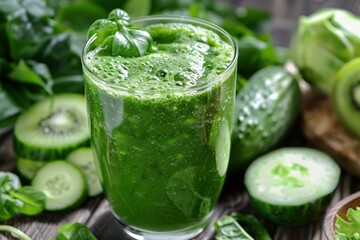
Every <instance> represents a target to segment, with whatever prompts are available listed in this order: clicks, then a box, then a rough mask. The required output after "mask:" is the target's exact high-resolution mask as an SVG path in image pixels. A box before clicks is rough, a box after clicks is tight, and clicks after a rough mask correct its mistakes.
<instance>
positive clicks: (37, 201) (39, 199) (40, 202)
mask: <svg viewBox="0 0 360 240" xmlns="http://www.w3.org/2000/svg"><path fill="white" fill-rule="evenodd" d="M10 195H11V196H12V197H14V198H16V199H18V200H19V201H22V202H23V206H22V207H21V208H20V209H19V212H20V213H22V214H25V215H29V216H33V215H37V214H40V213H41V212H42V211H44V209H45V201H46V196H45V194H44V193H42V192H41V191H39V190H37V189H36V188H34V187H31V186H25V187H22V188H20V189H18V190H17V191H16V192H11V193H10Z"/></svg>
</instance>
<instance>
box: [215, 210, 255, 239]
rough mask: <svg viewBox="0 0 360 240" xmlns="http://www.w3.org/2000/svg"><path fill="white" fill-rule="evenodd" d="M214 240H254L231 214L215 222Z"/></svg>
mask: <svg viewBox="0 0 360 240" xmlns="http://www.w3.org/2000/svg"><path fill="white" fill-rule="evenodd" d="M214 227H215V230H216V232H217V234H216V240H254V238H252V237H251V236H250V235H249V234H248V233H247V232H246V231H245V230H244V228H243V227H242V226H241V225H240V224H239V223H238V222H237V221H236V220H235V219H234V218H233V217H231V216H223V217H222V218H221V219H220V220H218V221H216V222H215V225H214Z"/></svg>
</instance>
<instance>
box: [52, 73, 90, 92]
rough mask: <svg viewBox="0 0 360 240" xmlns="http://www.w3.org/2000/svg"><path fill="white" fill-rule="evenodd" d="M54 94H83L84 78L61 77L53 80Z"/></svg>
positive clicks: (75, 76)
mask: <svg viewBox="0 0 360 240" xmlns="http://www.w3.org/2000/svg"><path fill="white" fill-rule="evenodd" d="M52 89H53V90H54V93H61V92H78V93H84V78H83V76H82V75H80V74H79V75H68V76H61V77H58V78H55V79H54V85H53V87H52Z"/></svg>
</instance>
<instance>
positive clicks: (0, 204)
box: [0, 193, 13, 221]
mask: <svg viewBox="0 0 360 240" xmlns="http://www.w3.org/2000/svg"><path fill="white" fill-rule="evenodd" d="M6 197H7V195H6V194H4V193H0V221H7V220H9V219H10V218H11V217H12V216H13V214H11V213H9V211H8V210H7V209H6V208H5V206H4V203H5V200H6Z"/></svg>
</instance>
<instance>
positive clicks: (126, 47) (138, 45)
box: [87, 9, 153, 57]
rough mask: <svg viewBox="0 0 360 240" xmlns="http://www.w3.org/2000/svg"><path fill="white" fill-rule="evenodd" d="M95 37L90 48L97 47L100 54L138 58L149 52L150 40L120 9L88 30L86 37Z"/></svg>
mask: <svg viewBox="0 0 360 240" xmlns="http://www.w3.org/2000/svg"><path fill="white" fill-rule="evenodd" d="M94 35H95V36H96V38H95V40H94V42H93V46H92V47H99V48H100V52H99V53H100V54H105V55H112V56H123V57H139V56H143V55H145V53H147V52H148V51H150V50H151V46H152V42H153V40H152V38H151V36H150V34H149V33H148V32H147V31H145V30H142V29H141V28H139V27H137V26H134V25H131V23H130V16H129V15H128V14H127V13H126V12H125V11H123V10H121V9H114V10H113V11H111V12H110V13H109V17H108V19H99V20H97V21H95V22H94V23H93V24H92V25H91V26H90V28H89V31H88V34H87V37H88V39H90V38H91V37H92V36H94Z"/></svg>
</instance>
